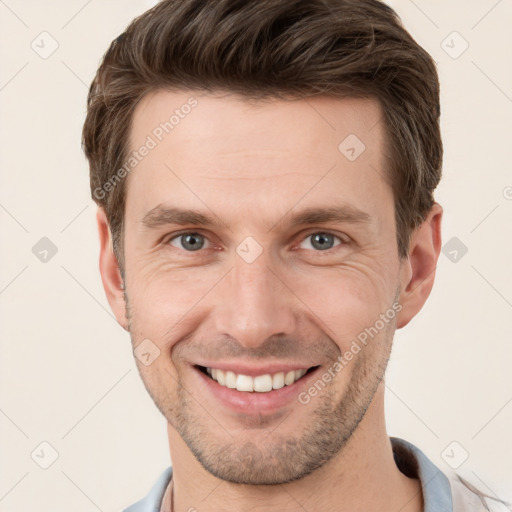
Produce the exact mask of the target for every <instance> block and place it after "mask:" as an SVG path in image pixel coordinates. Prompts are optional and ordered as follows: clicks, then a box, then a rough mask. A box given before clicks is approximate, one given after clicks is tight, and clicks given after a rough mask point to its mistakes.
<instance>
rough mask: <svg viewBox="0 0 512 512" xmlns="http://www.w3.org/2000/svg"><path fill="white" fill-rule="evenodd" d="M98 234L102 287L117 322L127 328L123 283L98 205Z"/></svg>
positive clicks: (102, 213)
mask: <svg viewBox="0 0 512 512" xmlns="http://www.w3.org/2000/svg"><path fill="white" fill-rule="evenodd" d="M96 220H97V223H98V234H99V237H100V260H99V264H100V274H101V281H102V282H103V288H104V290H105V294H106V296H107V300H108V303H109V304H110V308H111V309H112V312H113V313H114V315H115V317H116V319H117V321H118V323H119V324H120V325H121V327H123V329H125V330H128V320H127V318H126V302H125V299H124V283H123V279H122V277H121V272H120V269H119V263H118V261H117V258H116V256H115V254H114V250H113V247H112V235H111V232H110V227H109V224H108V220H107V216H106V214H105V211H104V210H103V208H101V207H99V208H98V211H97V213H96Z"/></svg>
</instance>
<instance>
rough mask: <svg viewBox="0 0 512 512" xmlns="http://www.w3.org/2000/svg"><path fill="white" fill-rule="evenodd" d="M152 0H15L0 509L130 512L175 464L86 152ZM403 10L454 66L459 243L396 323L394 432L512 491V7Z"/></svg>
mask: <svg viewBox="0 0 512 512" xmlns="http://www.w3.org/2000/svg"><path fill="white" fill-rule="evenodd" d="M153 3H154V2H149V1H143V0H109V1H101V2H100V1H98V0H92V1H89V2H87V1H85V0H67V1H64V0H52V1H49V2H38V1H35V0H8V1H6V2H0V29H1V30H0V40H1V48H0V52H1V55H0V62H1V63H2V65H1V68H0V130H1V139H0V140H1V151H0V169H1V186H0V225H1V229H2V243H1V246H0V251H1V253H0V258H1V259H0V261H1V264H0V307H1V327H0V335H1V348H0V350H1V353H0V438H1V441H2V446H1V454H0V510H1V511H6V512H7V511H9V512H11V511H25V510H45V511H46V510H48V511H49V510H52V511H56V512H57V511H69V510H73V511H75V512H80V511H84V512H86V511H94V510H102V511H116V510H120V509H122V508H123V507H125V506H127V505H129V504H130V503H132V502H134V501H136V500H137V499H139V498H141V497H142V496H143V495H144V494H145V493H146V492H147V491H148V489H149V488H150V486H151V485H152V484H153V483H154V481H155V479H156V478H157V476H158V475H159V474H160V472H161V471H162V470H163V469H164V468H165V467H166V466H168V465H169V462H170V459H169V452H168V446H167V437H166V429H165V421H164V419H163V417H161V415H160V413H159V412H158V411H157V410H156V408H155V406H154V405H153V403H152V402H151V400H150V398H149V396H148V395H147V394H146V391H145V389H144V386H143V384H142V382H141V380H140V378H139V376H138V373H137V370H136V367H135V364H134V362H133V356H132V354H131V349H130V340H129V336H128V334H127V333H126V332H125V331H124V330H122V329H121V327H120V326H118V324H117V323H116V321H115V320H114V318H113V316H112V314H111V312H110V309H109V306H108V303H107V301H106V298H105V294H104V291H103V288H102V285H101V281H100V276H99V271H98V249H99V243H98V240H97V233H96V225H95V217H94V216H95V210H96V208H95V205H94V204H93V202H92V200H91V198H90V193H89V182H88V167H87V163H86V160H85V158H84V156H83V154H82V152H81V149H80V131H81V126H82V123H83V121H84V118H85V101H86V94H87V89H88V85H89V83H90V82H91V80H92V78H93V75H94V73H95V71H96V69H97V66H98V64H99V61H100V58H101V56H102V55H103V53H104V51H105V50H106V49H107V46H108V44H109V43H110V41H111V40H112V39H113V38H114V37H116V36H117V35H118V34H119V33H120V32H121V31H122V30H123V29H124V27H125V26H126V25H127V23H128V22H129V21H130V20H131V19H132V18H133V17H135V16H136V15H138V14H140V13H142V12H143V11H144V10H145V9H147V8H148V7H150V6H151V5H152V4H153ZM389 3H390V4H391V5H392V6H393V7H394V8H395V9H396V10H397V11H398V13H399V14H400V15H401V16H402V19H403V21H404V24H405V26H406V28H408V30H409V31H410V32H411V33H412V35H413V36H414V37H415V38H416V40H417V41H418V42H419V43H420V44H421V45H422V46H423V47H424V48H425V49H426V50H427V51H429V53H430V54H431V55H432V56H433V58H434V59H435V60H436V62H437V64H438V69H439V73H440V79H441V88H442V130H443V140H444V145H445V158H444V177H443V180H442V184H441V185H440V186H439V188H438V191H437V195H436V197H437V200H438V201H439V202H440V203H441V204H442V205H443V206H444V211H445V214H444V228H443V233H444V240H443V241H444V243H448V242H449V241H450V240H451V239H453V238H454V237H455V238H456V239H455V240H452V241H451V244H452V245H448V246H447V247H446V248H445V250H444V253H445V254H444V253H443V254H441V256H440V259H439V264H438V268H437V280H436V284H435V286H434V289H433V292H432V295H431V297H430V299H429V301H428V302H427V304H426V306H425V308H424V310H423V311H422V312H421V313H420V315H419V316H418V317H417V318H416V319H415V320H414V321H413V322H412V323H411V324H410V325H409V326H407V327H406V328H404V329H403V330H401V331H398V332H397V333H396V337H395V346H394V351H393V355H392V359H391V362H390V367H389V370H388V374H387V380H386V381H387V387H388V391H387V403H386V406H387V424H388V430H389V434H390V435H395V436H399V437H403V438H405V439H407V440H409V441H411V442H413V443H415V444H417V445H418V446H419V447H420V448H421V449H422V450H423V451H424V452H425V453H426V454H427V455H428V456H429V457H430V458H431V459H432V460H433V462H434V463H436V464H437V465H438V466H439V467H440V468H441V469H442V470H443V471H449V470H450V465H452V466H455V465H457V464H458V463H460V462H461V461H462V460H463V459H464V458H465V457H466V454H467V460H465V461H464V462H463V463H461V465H460V467H459V468H458V472H459V473H461V474H462V475H465V476H467V477H468V478H470V479H471V480H472V482H474V483H475V484H476V485H478V486H479V487H481V488H482V489H483V490H485V491H486V492H488V493H489V494H494V493H495V494H498V495H499V496H501V497H503V498H507V499H509V500H511V499H512V464H511V462H510V461H511V460H512V441H511V435H510V434H511V430H512V429H511V426H512V377H511V371H510V368H511V366H512V351H511V348H510V346H511V334H510V333H511V327H512V265H511V262H512V242H511V234H512V230H511V221H512V172H511V161H512V141H511V130H512V69H511V68H512V59H511V57H510V55H511V50H512V32H511V31H510V30H509V28H510V25H511V23H512V3H511V2H509V1H496V0H482V1H470V2H468V1H463V0H452V1H450V2H436V1H426V0H423V1H420V0H415V1H412V0H411V1H409V0H399V1H393V2H389ZM43 31H46V32H48V34H50V36H48V35H40V34H41V32H43ZM454 31H456V32H457V34H453V32H454ZM33 41H34V43H32V42H33ZM54 41H56V42H57V43H58V48H57V49H56V51H55V52H54V53H53V54H52V55H51V56H49V57H48V58H41V56H40V54H39V53H44V52H45V51H46V52H49V51H50V50H51V49H52V44H53V45H55V44H56V43H55V42H54ZM465 41H466V42H465ZM31 44H32V45H33V46H34V47H35V48H37V51H35V50H34V49H33V47H31ZM466 44H468V45H469V46H468V48H467V49H466V50H465V51H464V52H463V53H462V54H460V55H458V54H459V53H460V52H461V50H462V49H463V48H464V47H465V45H466ZM37 52H39V53H37ZM455 57H456V58H455ZM43 237H47V238H48V239H49V240H50V241H51V242H52V244H53V245H54V246H55V248H56V250H57V252H56V254H55V255H53V256H51V254H52V253H51V250H52V249H51V246H49V245H48V241H43V242H40V240H41V239H42V238H43ZM36 244H42V245H36ZM45 244H46V245H45ZM453 244H455V245H453ZM461 244H463V245H464V246H465V247H466V248H467V253H466V254H464V255H463V254H462V253H463V250H462V249H463V246H462V245H461ZM34 246H36V249H34V250H33V248H34ZM41 247H43V249H41ZM43 250H49V251H50V252H49V253H48V256H47V259H48V261H46V262H43V261H41V260H40V259H39V258H38V257H36V255H35V254H34V252H36V253H40V251H43ZM454 250H456V251H457V253H456V256H457V258H456V261H452V260H453V258H454V256H455V253H453V251H454ZM33 251H34V252H33ZM40 257H41V255H40ZM41 442H47V443H49V444H50V445H51V446H52V447H53V449H55V450H56V452H57V453H58V458H57V460H56V461H55V462H54V463H53V464H52V465H51V466H50V467H49V468H48V469H42V468H41V467H40V465H38V463H36V461H38V462H39V464H45V463H49V462H50V461H51V456H52V449H51V448H50V447H48V446H47V445H42V446H41V445H40V443H41ZM454 442H455V444H452V443H454ZM34 450H35V452H34ZM31 453H33V456H32V457H31Z"/></svg>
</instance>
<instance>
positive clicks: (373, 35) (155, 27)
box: [82, 0, 443, 270]
mask: <svg viewBox="0 0 512 512" xmlns="http://www.w3.org/2000/svg"><path fill="white" fill-rule="evenodd" d="M158 89H167V90H176V91H178V90H182V91H185V90H189V91H193V90H199V91H206V92H215V91H224V92H229V93H233V94H235V95H241V96H242V97H245V98H247V99H263V98H290V97H291V98H297V99H299V98H307V97H310V96H314V95H318V94H323V95H330V96H334V97H355V98H365V97H368V98H375V99H377V100H378V101H379V103H380V105H381V107H382V112H383V120H382V121H383V123H384V126H385V134H386V140H387V144H386V148H387V153H388V166H389V168H388V169H385V172H386V176H387V178H388V179H389V181H390V183H391V185H392V188H393V194H394V201H395V211H396V228H397V243H398V252H399V255H400V257H406V256H407V254H408V246H409V240H410V235H411V232H412V230H413V229H414V228H415V227H417V226H419V225H420V224H421V222H422V221H423V220H424V219H425V216H426V214H427V213H428V212H429V211H430V209H431V208H432V205H433V203H434V198H433V191H434V189H435V187H436V186H437V184H438V182H439V180H440V178H441V162H442V153H443V148H442V142H441V134H440V127H439V116H440V107H439V80H438V76H437V71H436V66H435V63H434V61H433V60H432V58H431V57H430V55H429V54H428V53H427V52H426V51H425V50H424V49H423V48H421V46H419V45H418V44H417V43H416V42H415V41H414V39H413V38H412V37H411V35H410V34H409V33H408V32H407V31H406V30H405V29H404V28H403V26H402V24H401V22H400V19H399V17H398V15H397V14H396V13H395V12H394V11H393V9H391V8H390V7H389V6H387V5H386V4H384V3H382V2H380V1H378V0H162V1H161V2H160V3H158V4H157V5H156V6H155V7H154V8H152V9H150V10H149V11H147V12H145V13H144V14H142V15H141V16H140V17H138V18H136V19H135V20H134V21H133V22H132V23H131V24H130V25H129V26H128V28H127V29H126V31H125V32H123V33H122V34H121V35H120V36H119V37H118V38H117V39H115V40H114V41H113V42H112V44H111V45H110V48H109V49H108V51H107V52H106V54H105V56H104V57H103V61H102V63H101V65H100V67H99V69H98V72H97V74H96V76H95V78H94V80H93V82H92V84H91V87H90V90H89V95H88V102H87V118H86V120H85V124H84V127H83V140H82V143H83V148H84V151H85V155H86V156H87V158H88V160H89V164H90V182H91V194H92V197H93V199H94V200H95V201H96V203H97V204H98V205H99V206H102V207H103V208H104V210H105V212H106V216H107V219H108V222H109V226H110V229H111V232H112V238H113V246H114V251H115V253H116V255H117V258H118V260H119V262H120V265H121V270H122V269H123V264H122V262H123V260H124V258H123V219H124V206H125V195H126V190H125V181H126V180H122V181H121V182H120V183H119V184H118V185H117V186H115V187H113V188H112V190H110V191H109V193H108V194H105V193H104V188H103V186H104V184H105V183H109V182H111V181H110V180H112V178H113V177H114V176H115V174H116V171H118V170H119V169H120V168H121V167H122V166H123V162H124V161H125V158H126V155H127V152H128V145H129V136H130V130H131V121H132V117H133V112H134V108H135V106H136V105H137V103H138V102H139V101H140V100H141V99H142V98H143V97H144V96H145V95H146V94H148V93H149V92H152V91H156V90H158ZM98 190H100V191H103V193H101V194H98Z"/></svg>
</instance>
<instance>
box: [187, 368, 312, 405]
mask: <svg viewBox="0 0 512 512" xmlns="http://www.w3.org/2000/svg"><path fill="white" fill-rule="evenodd" d="M192 368H193V370H194V371H195V373H196V374H197V375H198V376H199V377H200V379H201V381H202V383H203V385H204V386H205V387H206V389H207V392H208V393H210V394H212V395H213V396H214V397H215V399H216V400H217V401H218V402H220V403H221V404H222V405H224V406H225V407H227V408H229V409H231V410H232V411H234V412H238V413H243V414H253V415H254V414H271V413H274V412H277V411H278V410H280V409H282V408H283V407H285V406H287V405H289V404H290V403H292V402H294V401H297V397H298V396H299V393H300V392H301V391H302V390H303V389H305V388H307V386H308V384H309V381H310V380H311V379H313V378H314V377H315V375H316V373H317V372H318V370H319V367H318V368H315V369H314V370H313V371H310V372H309V373H307V374H306V375H304V376H303V377H302V378H300V379H299V380H298V381H296V382H294V383H293V384H291V385H289V386H284V387H282V388H280V389H273V390H272V391H268V392H265V393H260V392H258V391H252V392H249V391H237V390H236V389H232V388H228V387H226V386H221V385H220V384H219V383H218V382H217V381H215V380H213V379H212V378H210V377H208V375H205V374H204V373H203V372H202V371H201V370H199V369H198V368H196V367H195V366H193V367H192Z"/></svg>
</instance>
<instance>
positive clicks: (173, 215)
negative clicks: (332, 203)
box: [141, 204, 371, 231]
mask: <svg viewBox="0 0 512 512" xmlns="http://www.w3.org/2000/svg"><path fill="white" fill-rule="evenodd" d="M215 217H216V219H217V220H214V217H210V216H208V215H205V214H204V213H201V212H200V211H197V210H190V209H182V208H174V207H167V206H165V205H162V204H159V205H158V206H155V208H153V209H151V210H149V211H148V212H147V213H146V214H145V215H144V217H143V219H142V221H141V224H142V225H143V226H144V227H145V228H146V229H156V228H159V227H161V226H166V225H170V224H178V225H187V224H192V225H196V226H205V227H215V226H218V225H219V224H222V225H224V226H225V223H222V222H219V221H220V219H219V218H218V217H217V216H215ZM287 218H288V220H287V223H288V224H292V225H305V224H325V223H328V222H338V223H351V224H368V223H370V222H371V216H370V215H369V214H368V213H366V212H364V211H362V210H359V209H357V208H355V207H353V206H350V205H341V206H336V207H328V208H319V207H316V208H313V207H312V208H306V209H305V210H302V211H300V212H298V213H296V214H293V215H292V214H290V213H288V214H286V215H284V216H283V217H282V218H281V219H280V220H279V221H277V222H276V223H275V224H274V225H273V226H272V227H270V228H269V231H271V230H272V229H274V228H275V227H276V226H277V225H278V224H282V223H284V222H285V220H286V219H287Z"/></svg>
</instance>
